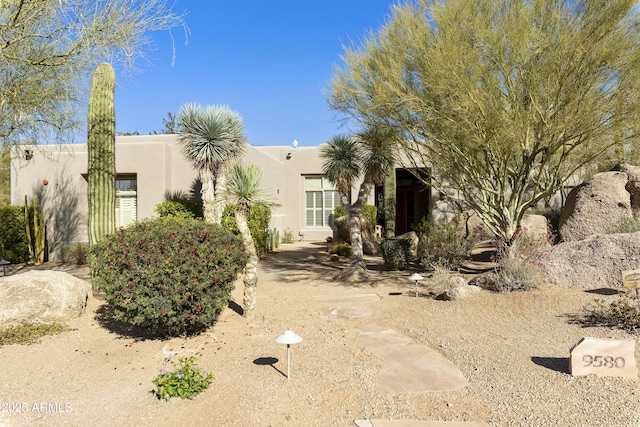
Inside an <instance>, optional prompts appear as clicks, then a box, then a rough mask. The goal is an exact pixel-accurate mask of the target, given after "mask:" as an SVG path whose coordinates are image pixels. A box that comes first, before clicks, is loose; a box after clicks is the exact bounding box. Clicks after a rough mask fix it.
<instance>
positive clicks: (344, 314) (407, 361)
mask: <svg viewBox="0 0 640 427" xmlns="http://www.w3.org/2000/svg"><path fill="white" fill-rule="evenodd" d="M318 290H319V291H325V292H322V293H321V294H320V295H317V296H316V297H315V299H316V300H317V301H321V302H326V303H328V304H362V303H371V302H378V301H379V300H380V297H379V296H378V295H376V294H361V293H359V292H357V291H355V292H354V291H353V290H352V289H351V290H350V289H348V288H345V287H333V286H325V287H323V288H322V289H318ZM320 315H321V316H322V317H324V318H328V319H335V320H337V319H346V320H351V319H366V318H369V317H370V316H371V310H370V309H369V308H366V307H364V308H363V307H354V306H347V307H344V306H340V307H338V308H335V307H327V308H323V309H321V310H320ZM358 329H359V330H360V334H359V335H358V336H357V337H356V343H357V344H358V345H360V346H362V347H365V348H368V349H370V350H371V351H373V352H375V353H377V354H379V355H380V356H382V357H383V358H384V365H385V366H384V367H383V368H382V370H381V371H380V372H379V373H378V376H377V378H376V385H377V386H378V388H379V389H380V390H382V391H384V392H387V393H391V394H401V393H415V392H425V391H452V390H459V389H461V388H463V387H465V386H466V385H467V384H468V383H469V382H468V381H467V379H466V378H465V377H464V375H463V374H462V372H461V371H460V370H459V369H458V368H457V367H456V366H455V365H454V364H453V363H451V362H450V361H449V360H448V359H447V358H446V357H445V355H444V354H442V353H441V352H440V351H439V350H438V349H436V348H435V347H432V346H429V345H417V344H411V342H412V340H411V338H409V337H407V336H405V335H402V334H401V333H399V332H397V331H394V330H393V329H389V328H385V327H382V326H378V325H374V324H367V325H362V326H360V327H358ZM355 424H356V425H357V426H358V427H489V425H488V424H486V423H482V422H480V423H479V422H459V421H451V422H450V421H415V420H395V421H394V420H356V421H355Z"/></svg>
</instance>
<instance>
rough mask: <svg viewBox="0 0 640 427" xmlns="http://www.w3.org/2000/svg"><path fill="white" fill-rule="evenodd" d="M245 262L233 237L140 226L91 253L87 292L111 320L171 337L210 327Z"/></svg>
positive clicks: (173, 225) (206, 229)
mask: <svg viewBox="0 0 640 427" xmlns="http://www.w3.org/2000/svg"><path fill="white" fill-rule="evenodd" d="M246 261H247V254H246V252H245V250H244V247H243V245H242V241H241V240H240V238H239V237H238V236H235V235H233V234H232V233H230V232H228V231H226V230H224V229H223V228H222V227H220V226H218V225H214V224H210V223H207V222H204V221H198V220H195V219H182V218H173V217H167V218H159V219H155V220H146V221H141V222H139V223H137V224H135V225H133V226H131V227H129V228H127V229H120V230H119V231H118V232H116V233H114V234H113V235H110V236H108V237H106V238H105V239H104V240H103V241H101V242H100V243H99V244H97V245H94V247H93V248H92V249H91V257H90V263H91V273H92V276H93V284H94V286H95V287H96V289H97V290H98V291H103V292H104V293H105V299H106V300H107V302H108V303H109V304H110V305H112V306H113V308H114V317H115V319H117V320H122V321H125V322H127V323H130V324H133V325H144V326H145V327H146V328H147V329H148V330H149V331H151V332H153V333H156V334H160V335H165V336H177V335H182V334H190V333H196V332H199V331H202V330H204V329H206V328H208V327H209V326H211V325H212V324H213V323H214V322H215V321H216V319H217V318H218V315H219V314H220V311H221V310H222V309H223V308H224V307H226V306H227V302H228V300H229V296H230V293H231V291H232V290H233V287H234V281H235V280H236V277H237V274H238V272H239V271H240V269H241V268H242V267H244V265H245V263H246Z"/></svg>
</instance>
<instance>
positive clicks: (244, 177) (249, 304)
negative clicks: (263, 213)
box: [225, 163, 276, 318]
mask: <svg viewBox="0 0 640 427" xmlns="http://www.w3.org/2000/svg"><path fill="white" fill-rule="evenodd" d="M261 185H262V172H261V171H260V169H259V168H258V167H257V166H255V165H250V166H248V167H246V166H243V165H242V164H241V163H234V164H232V165H231V167H230V169H229V175H228V181H227V189H226V191H225V195H226V197H227V200H228V201H229V202H230V203H234V204H235V205H236V206H237V208H236V212H235V216H236V225H237V226H238V230H239V231H240V235H241V236H242V241H243V242H244V246H245V248H246V250H247V252H248V253H249V259H248V261H247V265H246V266H245V270H244V278H243V281H244V300H243V310H244V315H245V317H249V318H250V317H252V316H253V310H254V308H255V306H256V288H257V285H258V255H257V253H256V247H255V244H254V242H253V238H252V237H251V231H250V230H249V225H248V223H247V221H248V218H249V211H250V210H251V208H252V207H254V206H270V207H271V206H276V204H275V203H273V202H272V201H271V200H270V199H269V196H268V194H267V193H266V192H265V191H264V190H263V189H262V188H261Z"/></svg>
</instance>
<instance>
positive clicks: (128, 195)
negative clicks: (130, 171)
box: [116, 175, 138, 228]
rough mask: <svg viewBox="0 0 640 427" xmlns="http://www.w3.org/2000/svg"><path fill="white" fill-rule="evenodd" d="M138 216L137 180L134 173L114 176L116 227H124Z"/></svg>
mask: <svg viewBox="0 0 640 427" xmlns="http://www.w3.org/2000/svg"><path fill="white" fill-rule="evenodd" d="M137 218H138V180H137V178H136V176H135V175H133V176H130V175H127V176H118V177H116V227H117V228H120V227H126V226H128V225H130V224H131V223H133V222H135V221H136V219H137Z"/></svg>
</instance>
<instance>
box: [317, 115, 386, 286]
mask: <svg viewBox="0 0 640 427" xmlns="http://www.w3.org/2000/svg"><path fill="white" fill-rule="evenodd" d="M396 144H397V137H396V135H395V133H394V132H393V131H392V129H390V128H387V127H384V126H382V125H377V126H375V125H374V126H370V127H368V128H366V129H365V130H363V131H362V132H360V133H358V134H357V135H356V136H355V137H347V136H342V135H340V136H335V137H333V138H332V139H331V141H329V143H328V144H326V145H324V146H322V148H321V151H320V157H321V158H322V159H323V165H322V172H323V173H324V174H325V176H326V177H327V179H328V180H329V181H330V182H331V183H332V184H334V185H335V188H336V190H337V191H338V192H339V193H340V198H341V203H342V206H344V207H345V209H346V210H347V220H348V224H349V225H348V226H349V237H350V239H351V247H352V250H353V255H352V258H351V259H352V264H351V267H350V268H349V269H347V270H345V272H344V274H343V275H340V276H339V277H338V279H340V280H345V281H352V280H354V281H357V280H360V279H364V278H365V277H366V265H365V262H364V252H363V247H362V206H364V204H365V203H366V201H367V199H368V198H369V195H370V194H371V189H372V186H374V185H382V183H383V182H384V180H385V177H386V176H387V175H389V174H390V173H391V172H392V171H393V170H394V164H395V160H396V159H395V152H396ZM358 180H360V187H359V189H358V197H357V198H356V200H355V202H353V203H351V202H350V201H349V195H350V193H351V190H352V188H353V187H354V186H355V185H356V184H357V182H358Z"/></svg>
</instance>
